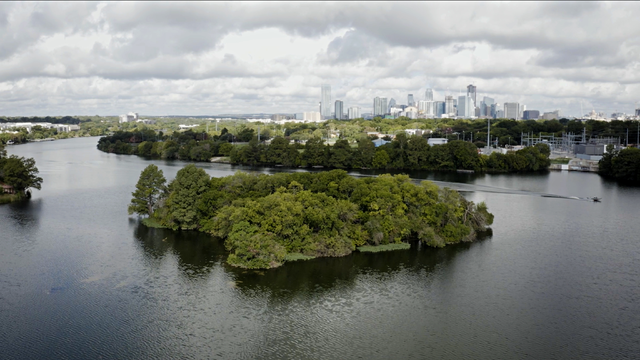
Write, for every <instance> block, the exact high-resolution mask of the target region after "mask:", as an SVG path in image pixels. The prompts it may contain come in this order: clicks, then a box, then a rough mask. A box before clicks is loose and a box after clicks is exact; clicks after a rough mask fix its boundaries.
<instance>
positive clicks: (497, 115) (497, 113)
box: [495, 109, 505, 119]
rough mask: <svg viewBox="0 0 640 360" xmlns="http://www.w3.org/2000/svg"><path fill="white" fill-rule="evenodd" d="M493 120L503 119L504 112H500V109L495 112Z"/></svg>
mask: <svg viewBox="0 0 640 360" xmlns="http://www.w3.org/2000/svg"><path fill="white" fill-rule="evenodd" d="M495 118H496V119H504V118H505V116H504V110H502V109H499V110H496V117H495Z"/></svg>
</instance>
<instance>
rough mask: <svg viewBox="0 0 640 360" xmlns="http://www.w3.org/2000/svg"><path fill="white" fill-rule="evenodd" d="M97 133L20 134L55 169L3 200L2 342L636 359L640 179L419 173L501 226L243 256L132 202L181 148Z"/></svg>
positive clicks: (241, 354)
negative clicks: (237, 260)
mask: <svg viewBox="0 0 640 360" xmlns="http://www.w3.org/2000/svg"><path fill="white" fill-rule="evenodd" d="M96 142H97V138H85V139H71V140H60V141H55V142H46V143H32V144H26V145H20V146H12V147H9V148H8V150H9V153H14V154H18V155H21V156H27V157H34V158H35V159H36V161H37V166H38V168H39V169H40V171H41V176H42V177H43V179H44V184H43V190H42V191H34V197H33V199H32V200H31V201H30V202H28V203H24V204H11V205H5V206H0V358H3V359H54V358H55V359H60V358H65V359H99V358H104V359H179V358H180V359H188V358H192V359H201V358H220V359H236V358H247V359H256V358H258V359H276V358H277V359H280V358H283V359H284V358H288V359H358V358H360V359H426V358H433V359H638V358H640V286H639V285H640V281H639V278H638V276H639V275H640V249H639V245H640V241H639V240H638V239H639V238H640V222H639V221H638V214H639V211H638V206H639V204H640V189H638V188H627V187H621V186H619V185H616V184H614V183H608V182H605V181H603V180H601V179H600V177H598V176H597V175H594V174H583V173H566V172H564V173H560V172H552V173H549V174H544V175H526V176H523V175H457V174H437V177H434V176H435V175H433V174H426V173H424V174H421V173H414V174H412V176H413V177H417V178H430V179H432V180H437V181H438V184H440V185H447V186H450V187H453V188H456V189H459V190H462V191H465V192H464V194H465V196H466V197H467V198H469V199H470V200H473V201H486V202H487V204H488V206H489V210H490V211H491V212H493V213H494V214H495V223H494V225H493V234H492V236H490V237H488V238H486V239H484V240H482V241H479V242H476V243H473V244H464V245H460V246H454V247H449V248H445V249H439V250H436V249H430V248H417V247H416V248H412V249H411V250H409V251H399V252H392V253H380V254H353V255H351V256H348V257H344V258H337V259H319V260H313V261H308V262H299V263H290V264H287V265H285V266H284V267H282V268H279V269H275V270H270V271H242V270H238V269H234V268H230V267H229V266H227V265H226V264H225V263H224V259H225V252H224V248H223V246H222V245H221V244H219V243H216V242H213V241H210V240H209V238H208V237H207V236H205V235H203V234H199V233H184V232H182V233H180V232H171V231H165V230H158V229H147V228H145V227H142V226H140V225H139V224H138V221H137V220H136V219H135V218H133V217H129V216H128V215H127V210H126V208H127V204H128V202H129V200H130V198H131V192H132V191H133V190H134V187H135V184H136V182H137V179H138V176H139V174H140V172H141V171H142V169H143V168H144V167H145V166H147V165H148V164H149V163H151V162H153V163H155V164H157V165H158V166H159V167H160V168H161V169H162V170H163V171H164V173H165V176H166V177H167V178H168V179H172V178H173V177H174V176H175V173H176V172H177V171H178V170H179V169H180V168H181V167H182V166H183V165H184V164H183V163H180V162H163V161H148V160H143V159H140V158H138V157H133V156H118V155H109V154H105V153H101V152H99V151H97V150H96V148H95V144H96ZM199 166H202V167H203V168H204V169H205V170H206V171H207V172H208V173H209V174H210V175H212V176H225V175H229V174H232V173H233V172H235V171H237V170H238V169H240V168H237V167H236V168H234V167H231V166H228V165H218V164H199ZM260 171H262V172H269V171H272V170H268V169H264V170H260ZM542 195H554V196H561V197H544V196H542ZM571 196H575V197H578V198H580V197H592V196H598V197H601V198H603V202H602V203H593V202H588V201H582V200H575V199H567V198H562V197H571Z"/></svg>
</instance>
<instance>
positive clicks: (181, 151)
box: [98, 129, 550, 172]
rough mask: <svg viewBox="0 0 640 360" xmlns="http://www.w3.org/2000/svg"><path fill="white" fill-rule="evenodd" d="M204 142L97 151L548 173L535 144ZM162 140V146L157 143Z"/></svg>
mask: <svg viewBox="0 0 640 360" xmlns="http://www.w3.org/2000/svg"><path fill="white" fill-rule="evenodd" d="M225 130H226V129H224V130H223V134H222V135H221V136H214V137H211V138H208V137H207V135H206V134H203V133H194V132H191V131H186V132H182V133H178V132H176V133H174V134H173V135H171V136H165V135H163V134H162V132H160V133H155V132H154V131H152V130H141V131H138V132H117V133H115V134H113V135H112V136H107V137H102V138H100V140H99V141H98V149H99V150H102V151H105V152H109V153H116V154H128V155H133V154H136V155H139V156H147V157H153V158H162V159H179V160H184V161H209V160H210V159H211V158H212V157H215V156H229V159H230V162H231V163H232V164H242V165H250V166H285V167H326V168H336V169H399V170H437V171H455V170H458V169H466V170H474V171H477V172H484V171H492V172H523V171H524V172H526V171H539V170H545V169H547V168H548V167H549V165H550V161H549V153H550V152H549V147H548V146H547V145H544V144H539V145H537V146H535V147H528V148H525V149H522V150H518V151H516V152H510V153H507V154H500V153H492V154H491V155H490V156H485V155H481V154H478V148H477V147H476V146H475V145H474V144H472V143H470V142H466V141H461V140H454V141H451V142H449V143H447V144H443V145H433V146H431V145H429V144H428V141H427V139H426V138H424V137H421V136H406V135H405V134H404V133H400V134H398V135H396V138H395V139H394V140H393V141H391V142H389V143H387V144H384V145H382V146H380V147H378V148H376V147H375V145H374V143H373V142H372V141H371V140H370V139H369V138H360V139H359V140H358V141H357V142H356V145H355V147H352V146H351V144H349V142H348V141H347V140H344V139H342V140H338V141H336V142H335V144H334V145H333V146H330V145H328V144H325V143H324V140H322V139H320V138H317V137H314V138H312V139H310V140H308V141H307V142H306V143H305V144H304V145H302V144H299V143H290V141H289V140H287V139H286V138H284V137H281V136H277V137H275V138H274V139H273V140H272V141H271V143H270V144H269V145H267V144H264V143H260V142H258V139H257V138H256V137H254V138H253V139H252V140H251V141H249V143H248V144H246V145H244V144H243V145H239V146H234V145H232V144H231V143H229V142H228V140H230V138H229V137H228V136H226V135H227V134H228V133H227V132H225ZM160 139H164V141H159V140H160Z"/></svg>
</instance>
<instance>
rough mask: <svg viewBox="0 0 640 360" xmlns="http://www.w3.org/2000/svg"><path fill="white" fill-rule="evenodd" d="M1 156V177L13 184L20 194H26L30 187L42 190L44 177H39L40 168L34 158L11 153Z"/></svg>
mask: <svg viewBox="0 0 640 360" xmlns="http://www.w3.org/2000/svg"><path fill="white" fill-rule="evenodd" d="M4 156H5V155H3V157H2V158H0V166H1V167H0V179H2V180H3V182H5V183H7V184H9V185H11V186H13V188H14V189H15V190H16V192H17V193H18V194H24V193H25V192H26V191H27V190H28V189H29V188H35V189H38V190H40V189H41V188H42V178H41V177H38V176H37V175H38V173H39V171H38V168H37V167H36V161H35V160H34V159H33V158H24V157H18V156H16V155H11V156H9V157H6V158H5V157H4Z"/></svg>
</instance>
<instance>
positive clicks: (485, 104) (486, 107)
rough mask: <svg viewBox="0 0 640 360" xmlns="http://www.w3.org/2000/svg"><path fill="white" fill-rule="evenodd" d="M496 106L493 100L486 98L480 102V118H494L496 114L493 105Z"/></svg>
mask: <svg viewBox="0 0 640 360" xmlns="http://www.w3.org/2000/svg"><path fill="white" fill-rule="evenodd" d="M493 104H495V101H494V100H493V98H490V97H487V96H485V97H484V98H482V102H480V116H490V117H493V116H494V115H495V114H494V113H493V112H492V111H491V105H493Z"/></svg>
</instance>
